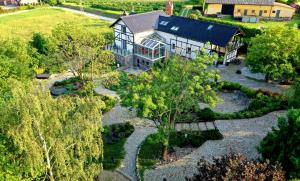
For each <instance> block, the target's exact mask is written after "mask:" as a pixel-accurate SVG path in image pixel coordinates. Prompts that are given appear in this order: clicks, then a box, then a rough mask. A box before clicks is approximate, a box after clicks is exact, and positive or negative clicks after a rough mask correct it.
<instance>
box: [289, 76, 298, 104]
mask: <svg viewBox="0 0 300 181" xmlns="http://www.w3.org/2000/svg"><path fill="white" fill-rule="evenodd" d="M287 96H288V104H289V107H293V108H300V80H296V81H294V83H293V85H292V87H291V88H290V89H289V91H288V92H287Z"/></svg>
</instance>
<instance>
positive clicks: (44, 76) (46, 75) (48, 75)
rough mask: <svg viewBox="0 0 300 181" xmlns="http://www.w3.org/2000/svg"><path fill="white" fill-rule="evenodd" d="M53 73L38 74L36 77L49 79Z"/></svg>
mask: <svg viewBox="0 0 300 181" xmlns="http://www.w3.org/2000/svg"><path fill="white" fill-rule="evenodd" d="M50 76H51V75H50V74H46V73H45V74H36V76H35V77H36V78H37V79H49V77H50Z"/></svg>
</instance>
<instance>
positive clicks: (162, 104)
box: [123, 54, 219, 159]
mask: <svg viewBox="0 0 300 181" xmlns="http://www.w3.org/2000/svg"><path fill="white" fill-rule="evenodd" d="M215 58H216V57H215V56H210V55H206V54H205V55H201V56H199V57H198V58H196V59H195V60H191V61H189V60H185V59H182V58H180V57H175V58H172V59H170V60H168V61H167V62H166V63H165V64H163V67H162V68H155V67H154V69H153V70H152V71H151V72H149V73H143V74H141V75H139V76H137V77H135V79H134V81H133V82H132V84H131V85H129V88H128V92H127V94H126V95H125V96H124V97H123V103H124V104H126V105H132V106H133V107H135V108H137V110H138V114H139V115H140V116H142V117H146V118H149V119H151V120H153V121H154V122H155V123H156V125H157V127H158V128H159V132H160V135H161V142H162V143H163V145H164V146H165V147H167V146H168V140H169V134H170V131H171V130H172V128H173V126H174V125H173V124H174V122H176V121H177V119H178V116H179V115H180V114H182V113H183V112H185V111H189V110H190V109H191V108H192V107H194V106H196V105H198V103H199V102H200V101H203V102H207V103H210V104H215V103H216V101H217V96H216V93H215V91H214V90H213V88H212V86H211V85H212V84H213V81H212V80H214V79H216V78H219V76H218V74H217V73H216V72H215V71H213V70H208V69H207V68H208V65H210V64H211V63H212V62H213V61H214V60H215ZM163 157H164V159H167V158H166V157H167V153H166V151H164V156H163Z"/></svg>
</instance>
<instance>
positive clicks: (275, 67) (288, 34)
mask: <svg viewBox="0 0 300 181" xmlns="http://www.w3.org/2000/svg"><path fill="white" fill-rule="evenodd" d="M299 46H300V32H299V31H298V30H297V29H296V28H286V27H282V26H276V27H272V28H267V29H265V30H263V32H262V34H260V35H257V36H256V37H254V38H252V39H251V40H250V46H249V48H248V54H247V57H246V60H247V64H248V65H249V66H250V68H251V69H252V70H253V71H254V72H262V73H264V74H266V77H265V79H266V81H268V80H270V79H275V80H276V79H281V80H287V79H290V78H294V77H295V75H296V72H295V67H296V66H297V65H299V60H300V59H299V56H300V55H299V54H297V51H298V50H299Z"/></svg>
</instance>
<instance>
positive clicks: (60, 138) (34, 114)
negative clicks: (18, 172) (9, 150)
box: [1, 81, 104, 181]
mask: <svg viewBox="0 0 300 181" xmlns="http://www.w3.org/2000/svg"><path fill="white" fill-rule="evenodd" d="M11 84H12V85H14V87H13V88H12V91H11V92H12V98H11V99H10V101H8V102H7V105H6V107H5V108H4V109H5V112H4V111H1V113H2V115H1V118H2V122H5V123H6V128H4V129H5V130H7V131H6V134H7V135H8V136H9V137H10V138H12V140H13V143H14V144H15V146H17V147H18V150H19V153H20V154H21V155H22V156H23V159H24V160H25V164H26V165H27V166H28V167H29V170H30V177H31V178H34V179H37V178H40V179H46V180H51V181H54V180H93V178H94V176H95V175H96V174H97V173H98V172H100V171H101V168H102V167H101V163H100V161H101V159H102V155H103V144H102V139H101V129H102V126H101V112H100V109H101V108H102V107H103V106H104V103H103V102H102V101H101V100H100V98H99V99H98V98H97V97H93V98H90V97H86V98H78V97H72V98H71V97H64V98H57V99H53V98H52V97H51V96H50V95H49V93H45V92H43V91H35V90H34V89H33V88H30V87H33V86H32V84H26V85H25V86H23V85H21V84H20V83H18V82H16V81H13V82H11Z"/></svg>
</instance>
